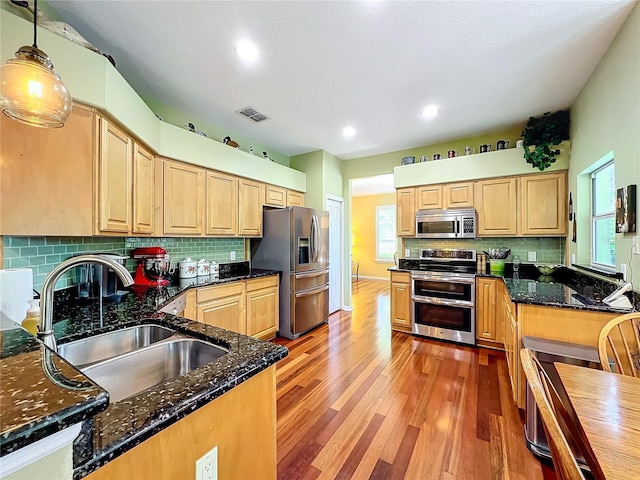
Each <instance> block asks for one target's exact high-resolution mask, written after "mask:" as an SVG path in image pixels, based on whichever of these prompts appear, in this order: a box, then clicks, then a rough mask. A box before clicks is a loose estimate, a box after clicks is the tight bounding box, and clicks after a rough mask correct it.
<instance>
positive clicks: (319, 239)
mask: <svg viewBox="0 0 640 480" xmlns="http://www.w3.org/2000/svg"><path fill="white" fill-rule="evenodd" d="M263 215H264V218H263V226H262V239H256V240H253V241H252V243H251V266H252V267H254V268H266V269H271V270H280V271H281V272H282V278H281V282H280V330H279V332H278V333H279V335H280V336H282V337H285V338H290V339H295V338H298V337H299V336H300V335H301V334H303V333H305V332H307V331H309V330H311V329H312V328H314V327H317V326H318V325H320V324H322V323H324V322H326V321H327V318H328V317H329V213H328V212H325V211H322V210H314V209H312V208H305V207H287V208H283V209H278V210H265V211H264V213H263Z"/></svg>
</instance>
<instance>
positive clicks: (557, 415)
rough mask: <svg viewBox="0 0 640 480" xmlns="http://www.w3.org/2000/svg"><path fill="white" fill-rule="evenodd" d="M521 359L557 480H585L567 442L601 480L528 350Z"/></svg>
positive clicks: (599, 471) (575, 428)
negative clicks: (580, 454)
mask: <svg viewBox="0 0 640 480" xmlns="http://www.w3.org/2000/svg"><path fill="white" fill-rule="evenodd" d="M520 358H521V360H522V369H523V370H524V373H525V376H526V377H527V382H528V384H529V388H530V389H531V393H533V397H534V399H535V402H536V405H537V406H538V411H539V413H540V418H541V419H542V426H543V428H544V433H545V436H546V437H547V442H548V443H549V450H550V451H551V460H552V461H553V466H554V469H555V472H556V475H557V477H558V479H559V480H585V477H584V475H583V474H582V470H580V467H579V466H578V462H577V460H576V457H575V455H574V454H573V451H572V449H571V447H570V446H569V442H571V443H572V445H574V448H576V449H577V450H579V451H580V453H582V455H583V457H584V459H585V462H586V463H587V465H588V466H589V469H590V470H591V474H592V476H593V478H594V479H595V480H604V478H605V477H604V473H603V472H602V469H601V467H600V465H599V464H598V461H597V460H596V458H595V455H594V453H593V450H592V449H591V446H590V445H589V443H588V441H587V440H586V437H585V435H584V433H583V432H582V430H581V429H580V428H578V426H577V425H576V423H575V422H576V420H575V419H574V418H573V417H572V415H571V414H570V413H569V411H568V410H567V409H566V408H565V406H564V404H563V403H562V400H561V398H560V396H559V395H558V392H557V390H556V388H555V387H554V386H553V384H552V383H551V380H550V379H549V376H548V375H547V372H546V371H545V370H544V368H543V367H542V365H541V364H540V361H539V360H538V359H537V358H536V356H535V355H534V354H533V352H532V351H531V350H529V349H528V348H523V349H522V350H520ZM561 423H562V425H563V426H564V429H563V426H561ZM565 432H566V433H565Z"/></svg>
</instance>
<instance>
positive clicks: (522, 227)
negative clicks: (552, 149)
mask: <svg viewBox="0 0 640 480" xmlns="http://www.w3.org/2000/svg"><path fill="white" fill-rule="evenodd" d="M518 234H519V235H523V236H525V235H533V236H537V237H539V236H545V235H546V236H560V235H566V234H567V174H566V172H556V173H544V174H540V175H526V176H523V177H520V178H519V179H518Z"/></svg>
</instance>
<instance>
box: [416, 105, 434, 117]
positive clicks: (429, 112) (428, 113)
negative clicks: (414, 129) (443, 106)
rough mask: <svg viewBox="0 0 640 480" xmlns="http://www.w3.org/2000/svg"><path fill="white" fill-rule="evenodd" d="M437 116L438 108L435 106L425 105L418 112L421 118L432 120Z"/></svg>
mask: <svg viewBox="0 0 640 480" xmlns="http://www.w3.org/2000/svg"><path fill="white" fill-rule="evenodd" d="M437 114H438V107H437V106H435V105H427V106H426V107H424V108H423V109H422V111H421V112H420V116H421V117H422V118H433V117H435V116H436V115H437Z"/></svg>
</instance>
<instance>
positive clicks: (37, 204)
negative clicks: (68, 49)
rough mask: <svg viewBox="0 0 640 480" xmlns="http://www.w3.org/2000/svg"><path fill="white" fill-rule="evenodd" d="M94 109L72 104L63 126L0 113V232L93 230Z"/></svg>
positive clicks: (78, 232) (88, 232)
mask: <svg viewBox="0 0 640 480" xmlns="http://www.w3.org/2000/svg"><path fill="white" fill-rule="evenodd" d="M94 117H95V114H94V113H93V111H92V110H91V109H88V108H84V107H81V106H79V105H74V106H73V109H72V110H71V114H70V115H69V118H68V119H67V121H66V123H65V125H64V127H62V128H34V127H32V126H29V125H25V124H24V123H20V122H17V121H15V120H12V119H10V118H9V117H7V116H6V115H2V114H0V235H18V236H29V235H50V236H60V235H62V236H68V235H75V236H86V237H90V236H91V235H93V234H94V233H95V222H94V203H97V202H95V201H94V200H95V198H94V193H93V189H94V184H93V178H94V175H95V172H94V170H95V166H94V155H95V153H96V152H97V148H96V144H95V142H94V140H96V137H95V134H96V127H95V123H94V122H95V120H94Z"/></svg>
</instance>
